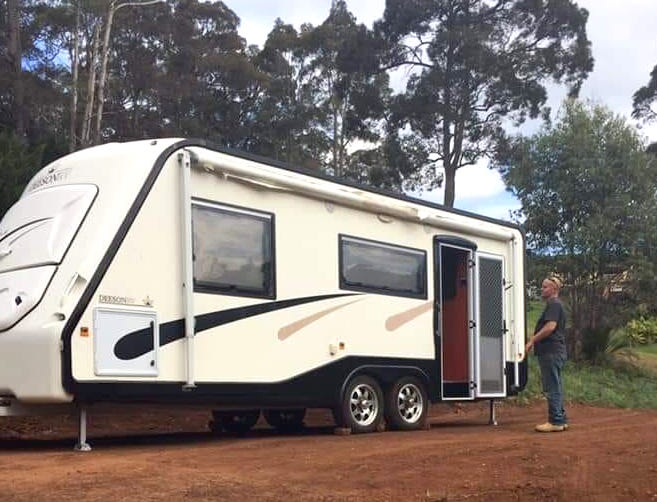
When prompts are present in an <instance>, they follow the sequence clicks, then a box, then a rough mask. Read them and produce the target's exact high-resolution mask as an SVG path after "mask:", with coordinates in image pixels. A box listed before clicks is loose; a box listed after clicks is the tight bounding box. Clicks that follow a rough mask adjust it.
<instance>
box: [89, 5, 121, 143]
mask: <svg viewBox="0 0 657 502" xmlns="http://www.w3.org/2000/svg"><path fill="white" fill-rule="evenodd" d="M115 10H116V2H111V3H110V7H109V11H108V12H107V22H106V24H105V36H104V37H103V57H102V63H101V67H100V79H99V80H98V110H97V112H96V127H95V130H94V144H96V145H97V144H98V143H100V128H101V126H102V122H103V105H104V101H105V83H106V80H107V63H108V61H109V52H110V34H111V32H112V21H113V20H114V12H115Z"/></svg>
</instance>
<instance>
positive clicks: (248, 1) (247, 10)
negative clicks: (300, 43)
mask: <svg viewBox="0 0 657 502" xmlns="http://www.w3.org/2000/svg"><path fill="white" fill-rule="evenodd" d="M228 6H229V7H230V8H231V9H232V10H233V12H235V14H237V15H238V16H239V18H240V20H241V24H240V29H239V33H240V35H241V36H243V37H244V38H246V41H247V43H248V44H249V45H252V44H256V45H258V46H260V47H262V46H263V45H264V43H265V41H266V40H267V35H269V32H270V31H271V29H272V28H273V27H274V21H275V20H276V18H280V19H281V20H282V21H283V22H284V23H288V24H292V25H293V26H294V27H295V28H296V29H299V27H300V26H301V25H302V24H303V23H310V24H313V25H318V24H321V23H322V22H323V21H324V20H325V19H326V18H327V16H328V14H329V11H330V10H331V0H321V1H320V0H240V1H239V2H234V3H232V4H231V3H228ZM347 7H348V9H349V10H350V11H351V13H352V14H353V15H354V16H355V17H356V21H357V22H358V23H364V24H366V25H367V26H372V23H373V22H374V21H376V20H377V19H380V18H381V17H382V16H383V10H384V9H385V0H350V1H347Z"/></svg>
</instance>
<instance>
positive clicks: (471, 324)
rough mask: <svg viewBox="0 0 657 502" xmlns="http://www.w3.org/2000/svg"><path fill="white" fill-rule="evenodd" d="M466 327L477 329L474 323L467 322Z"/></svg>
mask: <svg viewBox="0 0 657 502" xmlns="http://www.w3.org/2000/svg"><path fill="white" fill-rule="evenodd" d="M468 327H469V328H470V329H474V328H476V327H477V323H476V322H475V321H468Z"/></svg>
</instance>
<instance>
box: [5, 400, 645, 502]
mask: <svg viewBox="0 0 657 502" xmlns="http://www.w3.org/2000/svg"><path fill="white" fill-rule="evenodd" d="M568 412H569V416H570V418H571V421H572V426H571V428H570V430H569V431H567V432H564V433H556V434H546V435H541V434H537V433H534V432H533V426H534V424H535V423H538V422H542V421H543V419H544V413H545V410H544V406H542V405H540V406H539V405H536V406H532V407H529V408H522V407H516V406H512V405H510V404H506V403H505V404H502V405H499V406H498V421H499V425H498V426H497V427H491V426H488V425H487V407H486V406H485V403H481V404H464V405H463V406H462V407H461V408H460V409H459V408H454V407H448V406H443V405H441V406H436V407H434V408H433V411H432V415H431V419H430V422H431V428H430V430H425V431H417V432H384V433H373V434H366V435H351V436H336V435H334V434H333V428H332V426H331V425H330V424H331V422H330V419H329V414H328V413H326V412H324V411H323V410H312V412H311V413H309V415H308V417H307V418H306V424H307V426H308V427H307V428H306V430H305V431H304V432H302V433H299V434H296V435H291V434H280V433H276V432H273V431H272V430H271V429H269V428H268V427H267V426H266V425H264V424H262V423H259V425H258V426H257V427H256V429H255V430H254V431H252V432H251V433H249V434H248V435H246V436H245V437H237V436H231V435H223V436H213V435H211V434H210V433H208V432H206V431H207V429H206V423H207V420H208V416H209V413H208V412H207V411H206V410H199V409H189V408H187V409H181V410H177V411H175V412H174V411H170V410H168V409H166V408H164V407H154V406H148V407H146V406H140V407H134V406H133V407H123V408H122V409H117V408H116V407H113V408H109V407H101V406H98V407H96V408H92V409H91V410H90V419H89V420H90V429H89V435H90V438H91V439H90V442H91V443H92V446H93V447H94V450H93V451H92V452H90V453H75V452H73V451H72V447H73V444H74V442H75V435H76V423H75V419H74V418H72V417H58V418H52V417H51V418H29V419H26V418H21V419H18V418H0V490H1V492H0V499H2V500H3V501H4V500H29V501H34V500H43V499H48V500H65V499H73V500H77V499H82V500H99V501H100V500H103V501H106V500H133V499H137V500H156V499H157V500H159V499H167V500H240V501H241V500H252V499H258V500H300V499H301V500H322V501H328V500H352V499H361V500H367V501H375V500H400V499H407V500H409V499H410V500H427V501H442V500H448V501H451V500H465V499H467V500H477V501H479V500H481V501H483V500H486V501H489V500H569V501H570V500H577V501H578V502H580V501H585V500H596V501H597V500H657V412H653V411H636V410H618V409H606V408H593V407H587V406H577V405H573V406H570V407H569V409H568Z"/></svg>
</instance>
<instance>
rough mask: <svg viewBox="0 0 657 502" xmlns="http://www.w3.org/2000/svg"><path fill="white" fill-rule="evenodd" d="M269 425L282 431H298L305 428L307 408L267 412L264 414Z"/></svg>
mask: <svg viewBox="0 0 657 502" xmlns="http://www.w3.org/2000/svg"><path fill="white" fill-rule="evenodd" d="M264 415H265V420H267V423H268V424H269V425H271V426H272V427H274V428H275V429H278V430H280V431H288V432H289V431H298V430H301V429H302V428H303V419H304V417H305V416H306V409H305V408H296V409H288V410H266V411H265V412H264Z"/></svg>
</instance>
